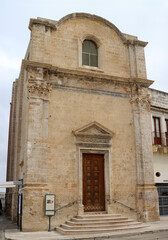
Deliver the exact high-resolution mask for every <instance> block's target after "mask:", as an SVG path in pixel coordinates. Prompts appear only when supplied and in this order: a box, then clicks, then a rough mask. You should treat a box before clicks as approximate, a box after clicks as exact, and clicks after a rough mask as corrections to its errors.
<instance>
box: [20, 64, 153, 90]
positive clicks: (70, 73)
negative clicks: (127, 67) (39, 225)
mask: <svg viewBox="0 0 168 240" xmlns="http://www.w3.org/2000/svg"><path fill="white" fill-rule="evenodd" d="M22 64H23V66H24V68H25V70H27V71H29V72H30V74H31V76H32V78H36V79H39V78H40V77H39V78H38V75H39V74H40V73H39V72H37V73H36V75H35V73H34V75H33V73H32V72H31V71H32V70H33V71H34V70H35V71H39V70H38V69H39V68H41V69H43V74H44V73H45V75H46V76H47V74H48V75H51V74H54V75H55V76H58V77H60V78H61V77H67V78H72V77H73V78H77V79H82V80H85V79H86V80H94V81H106V82H113V83H120V84H127V85H131V84H136V85H139V86H140V87H149V86H150V85H151V84H152V83H153V82H154V81H152V80H149V79H142V78H123V77H117V76H112V75H106V74H104V73H100V72H98V71H97V72H96V70H95V71H94V72H93V71H91V70H90V71H89V70H86V69H84V70H81V69H80V68H79V69H80V70H78V69H67V68H59V67H57V66H53V65H51V64H47V63H40V62H34V61H29V60H22ZM30 69H31V70H30ZM41 76H42V75H41Z"/></svg>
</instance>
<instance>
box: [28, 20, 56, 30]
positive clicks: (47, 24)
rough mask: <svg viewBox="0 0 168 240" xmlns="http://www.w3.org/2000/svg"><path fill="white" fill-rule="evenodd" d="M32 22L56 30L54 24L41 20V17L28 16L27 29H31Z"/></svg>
mask: <svg viewBox="0 0 168 240" xmlns="http://www.w3.org/2000/svg"><path fill="white" fill-rule="evenodd" d="M33 24H38V25H44V26H45V27H48V28H51V29H53V30H56V29H57V28H56V25H55V24H53V23H51V22H49V21H47V19H46V20H42V19H35V18H30V22H29V29H30V30H32V27H33Z"/></svg>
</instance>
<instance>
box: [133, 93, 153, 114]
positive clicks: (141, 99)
mask: <svg viewBox="0 0 168 240" xmlns="http://www.w3.org/2000/svg"><path fill="white" fill-rule="evenodd" d="M130 102H131V104H134V105H135V106H138V107H140V108H143V109H145V110H147V111H150V106H151V97H150V95H149V94H147V95H140V96H137V95H135V96H132V97H131V99H130Z"/></svg>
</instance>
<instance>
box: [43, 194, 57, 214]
mask: <svg viewBox="0 0 168 240" xmlns="http://www.w3.org/2000/svg"><path fill="white" fill-rule="evenodd" d="M54 215H55V194H46V195H45V216H54Z"/></svg>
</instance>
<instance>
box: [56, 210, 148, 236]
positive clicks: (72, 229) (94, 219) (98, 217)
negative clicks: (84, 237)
mask: <svg viewBox="0 0 168 240" xmlns="http://www.w3.org/2000/svg"><path fill="white" fill-rule="evenodd" d="M145 227H147V225H145V224H143V223H141V222H136V221H135V220H133V219H128V218H126V217H122V216H121V215H120V214H87V215H81V216H76V217H74V218H72V219H71V220H70V221H67V222H66V223H65V224H62V225H61V226H60V227H57V228H56V231H57V232H59V233H61V234H64V235H65V234H66V235H80V234H99V233H110V232H113V231H128V230H129V231H130V230H136V229H140V228H145Z"/></svg>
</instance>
